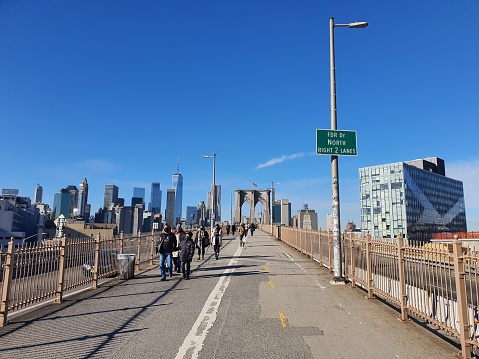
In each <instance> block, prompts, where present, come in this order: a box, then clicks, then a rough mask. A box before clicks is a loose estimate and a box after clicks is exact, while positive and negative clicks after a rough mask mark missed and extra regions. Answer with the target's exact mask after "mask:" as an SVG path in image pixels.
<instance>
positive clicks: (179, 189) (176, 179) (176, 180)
mask: <svg viewBox="0 0 479 359" xmlns="http://www.w3.org/2000/svg"><path fill="white" fill-rule="evenodd" d="M172 188H173V189H174V190H175V212H174V222H173V224H175V225H176V224H180V223H181V219H182V207H183V176H182V175H181V174H180V162H179V161H178V169H177V172H176V173H175V174H174V175H173V185H172Z"/></svg>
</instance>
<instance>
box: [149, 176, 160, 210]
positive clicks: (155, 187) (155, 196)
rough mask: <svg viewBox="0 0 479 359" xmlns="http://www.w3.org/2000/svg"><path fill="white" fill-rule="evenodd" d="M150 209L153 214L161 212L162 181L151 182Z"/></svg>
mask: <svg viewBox="0 0 479 359" xmlns="http://www.w3.org/2000/svg"><path fill="white" fill-rule="evenodd" d="M150 211H151V212H152V213H153V214H156V213H161V189H160V182H153V183H152V184H151V200H150Z"/></svg>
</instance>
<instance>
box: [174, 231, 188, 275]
mask: <svg viewBox="0 0 479 359" xmlns="http://www.w3.org/2000/svg"><path fill="white" fill-rule="evenodd" d="M175 236H176V243H175V250H174V251H173V253H172V256H173V266H174V269H175V271H176V273H180V272H181V260H180V242H181V240H182V239H184V238H186V233H185V231H184V230H183V228H181V225H179V224H178V225H177V226H176V230H175Z"/></svg>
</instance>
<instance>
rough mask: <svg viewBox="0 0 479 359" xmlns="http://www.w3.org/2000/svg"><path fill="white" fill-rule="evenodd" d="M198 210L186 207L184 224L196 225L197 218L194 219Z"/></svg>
mask: <svg viewBox="0 0 479 359" xmlns="http://www.w3.org/2000/svg"><path fill="white" fill-rule="evenodd" d="M197 214H198V210H197V209H196V207H194V206H186V218H185V220H186V224H187V225H190V226H191V225H193V223H198V218H196V216H197Z"/></svg>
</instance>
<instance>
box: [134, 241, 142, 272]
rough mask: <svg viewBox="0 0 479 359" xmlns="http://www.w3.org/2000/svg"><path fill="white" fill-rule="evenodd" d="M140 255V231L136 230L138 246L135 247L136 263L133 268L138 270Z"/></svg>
mask: <svg viewBox="0 0 479 359" xmlns="http://www.w3.org/2000/svg"><path fill="white" fill-rule="evenodd" d="M140 255H141V231H138V247H137V248H136V263H135V270H136V271H139V270H140Z"/></svg>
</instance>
